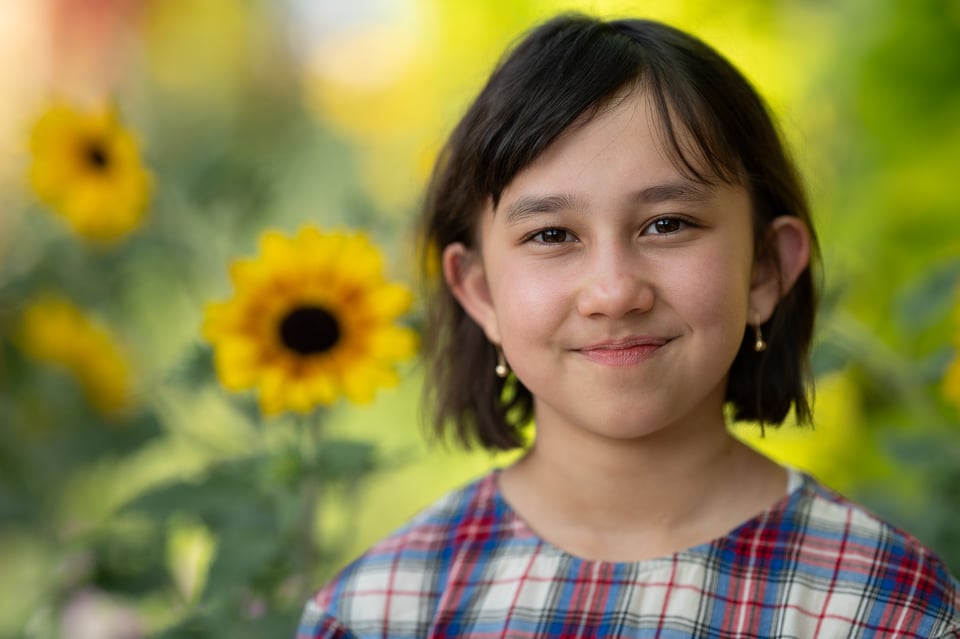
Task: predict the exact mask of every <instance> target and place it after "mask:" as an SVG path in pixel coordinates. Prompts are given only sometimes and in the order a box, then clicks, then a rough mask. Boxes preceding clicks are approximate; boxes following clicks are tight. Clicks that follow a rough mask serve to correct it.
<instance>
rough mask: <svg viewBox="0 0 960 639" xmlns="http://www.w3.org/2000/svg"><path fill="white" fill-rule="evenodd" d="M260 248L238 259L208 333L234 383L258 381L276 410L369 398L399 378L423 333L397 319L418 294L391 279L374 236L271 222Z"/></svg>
mask: <svg viewBox="0 0 960 639" xmlns="http://www.w3.org/2000/svg"><path fill="white" fill-rule="evenodd" d="M260 253H261V254H260V256H259V257H258V258H256V259H246V260H238V261H236V262H234V263H233V264H232V266H231V269H230V276H231V279H232V280H233V284H234V287H235V289H236V290H235V294H234V296H233V298H231V299H230V300H228V301H226V302H219V303H213V304H210V305H209V306H208V307H207V311H206V318H205V321H204V326H203V332H204V335H205V336H206V337H207V339H208V340H210V342H211V343H212V344H213V347H214V361H215V364H216V369H217V374H218V376H219V378H220V381H221V382H222V383H223V385H224V386H225V387H226V388H227V389H229V390H232V391H241V390H246V389H251V388H256V389H257V390H258V393H259V399H260V406H261V409H262V410H263V412H264V413H265V414H267V415H272V414H277V413H280V412H283V411H285V410H293V411H296V412H300V413H306V412H308V411H310V410H312V409H313V408H314V407H316V406H318V405H330V404H332V403H334V402H335V401H336V400H337V399H338V398H339V397H340V396H345V397H346V398H347V399H349V400H351V401H354V402H358V403H363V402H368V401H370V400H371V399H373V397H374V395H375V392H376V390H377V388H378V387H380V386H392V385H395V384H396V383H397V382H398V381H399V380H398V375H397V372H396V370H395V364H396V363H398V362H399V361H401V360H403V359H406V358H409V357H411V356H412V355H413V354H414V352H415V350H416V336H415V334H414V332H413V331H412V330H410V329H409V328H405V327H402V326H399V325H397V324H396V320H397V318H398V317H399V316H400V315H402V314H403V313H405V312H406V311H407V310H408V309H409V307H410V304H411V302H412V295H411V293H410V291H409V290H408V289H407V288H405V287H403V286H401V285H399V284H396V283H391V282H387V281H386V280H385V278H384V275H383V260H382V257H381V255H380V252H379V251H378V250H377V248H376V247H375V246H374V245H373V244H372V243H371V242H370V240H369V239H368V238H367V236H366V235H364V234H362V233H344V232H321V231H320V230H318V229H316V228H312V227H306V228H304V229H302V230H301V231H300V232H299V233H297V235H296V236H294V237H292V238H288V237H286V236H284V235H282V234H281V233H279V232H276V231H268V232H266V233H264V234H263V236H262V237H261V239H260Z"/></svg>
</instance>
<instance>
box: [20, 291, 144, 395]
mask: <svg viewBox="0 0 960 639" xmlns="http://www.w3.org/2000/svg"><path fill="white" fill-rule="evenodd" d="M20 343H21V345H22V347H23V350H24V352H25V353H26V354H27V355H28V356H30V357H32V358H34V359H36V360H38V361H40V362H44V363H47V364H52V365H54V366H57V367H61V368H63V369H65V370H67V371H68V372H69V373H70V374H72V375H73V376H74V377H75V378H76V380H77V382H78V383H79V384H80V386H81V388H82V389H83V391H84V393H85V395H86V396H87V398H88V399H89V401H90V403H91V404H92V405H93V406H94V408H96V409H97V410H98V411H100V412H102V413H105V414H111V413H115V412H116V411H118V410H121V409H124V408H127V407H128V406H129V404H130V399H131V398H130V379H131V375H130V367H129V365H128V363H127V361H126V359H125V358H124V357H123V355H122V353H121V350H120V347H119V345H118V344H117V342H116V341H115V340H114V338H113V336H112V335H111V334H110V332H109V331H108V330H107V329H106V328H105V327H104V326H102V325H101V324H100V323H99V322H97V321H96V320H95V319H93V318H91V317H89V316H87V315H86V314H84V313H83V311H81V310H80V309H79V308H77V307H76V306H74V305H73V304H71V303H70V302H68V301H66V300H64V299H60V298H55V297H47V298H43V299H39V300H37V301H34V302H33V303H31V304H30V305H29V306H28V307H27V308H26V309H25V311H24V313H23V317H22V320H21V327H20Z"/></svg>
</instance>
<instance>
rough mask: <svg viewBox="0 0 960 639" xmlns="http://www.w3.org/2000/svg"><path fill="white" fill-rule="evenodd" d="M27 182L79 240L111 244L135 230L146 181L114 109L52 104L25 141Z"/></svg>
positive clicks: (145, 194) (133, 145)
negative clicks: (28, 149)
mask: <svg viewBox="0 0 960 639" xmlns="http://www.w3.org/2000/svg"><path fill="white" fill-rule="evenodd" d="M31 151H32V155H33V163H32V165H31V168H30V182H31V184H32V186H33V189H34V190H35V191H36V193H37V196H38V197H39V198H40V200H42V201H43V202H44V203H46V204H47V205H48V206H50V208H52V209H53V210H54V211H55V212H56V213H58V214H59V215H61V216H62V217H63V218H64V219H66V220H67V222H69V223H70V225H71V226H72V227H73V229H74V230H75V231H76V232H77V233H78V234H79V235H81V236H83V237H86V238H89V239H93V240H98V241H103V242H112V241H116V240H118V239H120V238H122V237H123V236H125V235H127V234H128V233H130V232H131V231H133V230H134V229H136V228H137V226H139V225H140V223H141V221H142V219H143V216H144V212H145V210H146V207H147V202H148V200H149V197H150V190H151V182H152V180H151V177H150V174H149V172H148V171H147V169H146V168H145V167H144V165H143V163H142V161H141V159H140V151H139V149H138V148H137V143H136V141H135V140H134V138H133V135H131V133H130V132H129V131H128V130H126V129H125V128H124V127H123V126H122V125H121V123H120V121H119V118H118V116H117V113H116V111H115V110H114V109H112V108H109V107H106V108H100V109H95V110H90V111H83V110H79V109H76V108H74V107H72V106H68V105H65V104H57V105H55V106H53V107H52V108H50V109H49V110H47V111H46V112H45V113H44V114H43V115H42V116H41V117H40V118H39V120H37V122H36V124H35V125H34V127H33V131H32V135H31Z"/></svg>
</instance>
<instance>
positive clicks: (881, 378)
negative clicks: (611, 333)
mask: <svg viewBox="0 0 960 639" xmlns="http://www.w3.org/2000/svg"><path fill="white" fill-rule="evenodd" d="M567 9H577V10H583V11H588V12H595V13H600V14H603V15H611V16H621V15H635V16H643V17H653V18H659V19H663V20H665V21H667V22H670V23H672V24H675V25H677V26H679V27H682V28H685V29H687V30H689V31H691V32H693V33H694V34H696V35H699V36H701V37H702V38H704V39H705V40H706V41H707V42H709V43H711V44H713V45H714V46H715V47H716V48H717V49H719V50H720V51H721V52H723V53H725V54H726V55H727V56H728V57H729V58H731V59H732V60H733V62H734V63H735V64H737V65H738V66H739V67H740V68H741V69H742V70H743V71H744V73H745V74H746V75H747V76H748V77H749V78H750V79H751V80H752V81H754V82H755V83H756V84H757V86H758V87H759V88H760V89H761V92H762V93H763V94H764V95H765V96H766V97H767V98H768V100H769V103H770V105H771V107H772V109H773V110H774V111H775V112H776V114H777V116H778V117H779V118H780V120H781V123H782V126H783V130H784V133H785V135H786V137H787V139H788V140H789V142H790V144H791V146H792V148H793V150H794V152H795V154H796V156H797V158H798V161H799V163H800V165H801V167H802V169H803V172H804V175H805V177H806V179H807V182H808V185H809V188H810V192H811V195H812V199H813V204H814V207H813V208H814V212H815V220H816V224H817V225H818V231H819V233H820V235H821V240H822V244H823V252H824V256H823V257H824V269H823V271H824V304H823V308H822V312H821V316H820V319H819V325H818V336H817V341H816V346H815V350H814V359H813V362H814V369H815V372H816V375H817V380H818V386H817V397H816V411H815V412H816V428H815V429H813V430H810V429H800V428H796V427H794V426H792V425H790V424H788V425H786V426H785V427H784V428H783V429H781V430H779V431H775V432H771V431H770V430H768V431H767V436H766V437H765V438H763V439H761V438H760V437H759V433H758V432H757V429H755V428H754V427H752V426H749V425H741V426H736V427H734V428H735V432H736V433H738V434H739V435H740V436H742V437H743V438H745V439H747V440H748V441H750V442H751V443H753V444H755V445H756V446H758V447H759V448H761V449H763V450H765V451H767V452H768V453H769V454H771V455H773V456H775V457H776V458H778V459H781V460H783V461H785V462H787V463H791V464H794V465H796V466H798V467H801V468H803V469H806V470H809V471H811V472H813V473H815V474H816V475H817V476H819V477H820V478H821V479H822V480H824V481H825V482H826V483H828V484H829V485H831V486H833V487H835V488H837V489H839V490H841V491H843V492H844V493H846V494H847V495H849V496H851V497H853V498H855V499H858V500H860V501H862V502H863V503H865V504H867V505H868V506H869V507H870V508H872V509H873V510H875V511H876V512H878V513H879V514H881V515H882V516H884V517H886V518H888V519H890V520H891V521H893V522H894V523H896V524H898V525H899V526H901V527H903V528H905V529H907V530H909V531H910V532H912V533H913V534H915V535H916V536H918V537H920V539H921V540H923V541H924V542H926V543H927V544H929V545H931V546H932V547H934V548H935V549H936V550H937V551H938V552H939V553H940V554H941V555H942V556H943V557H944V559H945V560H946V561H947V563H948V564H949V565H950V566H951V568H952V570H953V571H954V572H957V571H960V365H958V364H957V363H956V361H957V350H958V346H960V311H958V306H960V296H958V290H960V214H958V210H957V208H958V203H960V179H958V176H957V174H958V169H960V158H958V149H960V119H958V118H957V114H958V113H960V2H957V1H956V0H911V1H907V0H842V1H839V2H819V1H815V0H780V1H774V0H741V1H738V2H730V3H716V2H710V1H708V0H662V1H658V2H614V1H612V0H611V1H606V2H600V1H597V2H586V1H584V2H565V3H562V2H554V1H540V2H537V1H533V0H510V1H509V2H508V1H506V0H491V1H487V2H460V1H455V0H355V1H353V2H347V3H341V2H333V1H326V0H36V1H33V2H15V1H13V0H8V1H7V2H3V3H2V4H0V60H2V62H0V88H2V93H3V95H4V99H3V101H2V103H0V145H2V150H3V152H2V154H0V181H2V187H3V188H2V189H0V637H37V638H46V637H61V636H62V637H71V638H80V639H85V638H87V637H91V638H92V637H97V638H98V639H112V638H117V639H119V638H120V637H124V638H132V637H141V636H167V637H223V636H230V637H262V636H292V635H293V632H294V628H295V624H296V619H297V616H298V615H299V611H300V608H301V606H302V604H303V601H304V598H305V597H306V596H307V594H308V593H310V592H311V591H312V590H314V589H316V588H317V587H319V586H320V585H321V584H322V583H323V582H324V580H326V579H327V578H329V577H330V576H331V575H332V573H333V572H334V571H335V570H336V569H337V568H338V567H340V566H342V565H343V564H344V563H345V562H346V561H347V560H348V559H349V558H350V557H352V556H354V555H356V554H357V553H358V552H360V551H361V550H362V549H363V548H365V547H366V546H368V545H369V544H370V543H372V542H373V541H375V540H377V539H378V538H380V537H382V536H383V535H384V534H386V533H387V532H389V531H390V530H392V529H393V528H395V527H396V526H398V525H399V524H400V523H402V522H403V521H404V520H405V519H406V518H408V517H409V516H410V515H411V514H412V513H413V512H415V511H416V510H417V509H419V508H421V507H422V506H424V505H426V504H428V503H429V502H431V501H432V500H434V499H435V498H436V497H438V496H439V495H440V494H442V493H443V492H445V491H446V490H448V489H449V488H451V487H453V486H456V485H458V484H460V483H462V482H465V481H467V480H468V479H470V478H472V477H474V476H476V475H478V474H480V473H482V472H483V471H484V470H485V469H487V468H489V467H490V466H491V465H493V464H499V463H505V462H506V461H508V459H507V458H495V457H492V456H490V455H488V454H485V453H479V452H474V453H463V452H459V451H457V450H453V449H449V448H446V447H444V446H440V445H428V444H427V443H425V441H424V437H423V436H422V433H421V428H420V423H421V422H420V415H419V412H418V411H419V409H418V400H419V392H420V380H421V368H420V364H419V362H417V361H409V362H406V363H404V364H403V365H402V366H401V368H400V372H401V375H402V381H401V383H400V385H399V386H398V387H396V388H392V389H384V390H381V391H380V392H379V393H378V394H377V398H376V400H375V401H374V402H373V403H372V404H369V405H360V406H358V405H354V404H351V403H347V402H340V403H338V404H337V405H335V406H334V407H332V408H329V409H323V410H318V411H317V412H315V413H314V414H312V415H310V416H307V417H303V416H299V415H283V416H280V417H276V418H269V419H268V418H264V417H263V416H262V415H260V413H259V410H258V408H257V404H256V398H255V396H254V395H253V394H250V393H241V394H234V393H228V392H226V391H225V390H224V389H223V388H222V387H221V386H220V384H219V383H218V381H217V377H216V374H215V372H214V369H213V367H212V365H211V349H210V347H209V345H208V344H207V343H206V342H205V341H204V339H203V337H202V334H201V330H200V327H201V324H202V322H203V317H204V309H205V307H206V305H207V304H209V303H210V302H212V301H217V300H223V299H225V298H228V297H229V296H230V295H231V282H230V278H229V276H228V265H229V264H230V263H231V261H232V260H234V259H236V258H238V257H249V256H252V255H254V254H256V252H257V238H258V237H259V236H260V234H261V233H262V232H264V231H265V230H268V229H276V230H279V231H281V232H283V233H285V234H287V235H292V234H293V233H294V232H295V231H296V230H297V229H299V228H300V227H302V226H303V225H305V224H313V225H316V226H319V227H321V228H329V229H346V228H357V229H364V230H366V231H367V232H368V233H369V234H370V236H371V237H372V238H373V240H374V241H375V242H376V243H377V245H378V246H379V247H380V248H381V249H382V251H383V252H384V255H385V262H386V264H387V265H388V267H387V268H388V273H387V276H388V278H389V279H391V280H396V281H401V282H406V283H407V284H408V285H409V286H410V287H411V288H413V287H415V282H416V275H415V268H414V264H415V262H414V260H415V257H414V246H413V241H412V228H411V227H412V221H413V219H414V218H415V215H416V211H417V206H418V201H419V197H420V195H421V191H422V188H423V185H424V181H425V179H426V176H427V174H428V172H429V169H430V166H431V163H432V160H433V158H434V156H435V153H436V151H437V149H438V148H439V146H440V145H441V144H442V142H443V139H444V137H445V135H446V133H447V132H448V131H449V129H450V128H451V127H452V126H453V124H454V123H455V122H456V120H457V118H458V117H459V115H460V114H461V113H462V111H463V110H464V109H465V107H466V105H467V104H468V102H469V100H470V99H471V98H472V96H473V95H474V94H475V93H476V91H477V90H478V89H479V88H480V85H481V84H482V82H483V81H484V80H485V77H486V75H487V74H488V73H489V71H490V69H491V67H492V65H493V64H494V63H495V61H496V60H497V59H498V58H499V56H500V54H501V52H502V51H503V49H504V47H506V46H507V45H508V44H509V43H510V42H512V41H513V40H514V39H515V38H516V37H517V36H518V35H519V34H520V33H522V32H523V31H524V30H525V29H527V28H528V27H530V26H531V25H532V24H533V23H534V22H536V21H537V20H539V19H541V18H545V17H547V16H549V15H551V14H553V13H555V12H557V11H559V10H567ZM53 100H58V101H60V103H61V104H67V105H73V106H74V107H75V108H78V109H79V108H81V107H82V106H83V105H90V104H95V103H99V102H101V101H103V100H107V101H109V102H111V103H113V104H114V105H115V107H116V113H117V114H118V117H119V121H120V122H121V123H122V126H123V127H125V130H128V131H129V132H130V133H131V134H132V135H133V137H134V140H135V150H136V151H137V152H138V153H139V154H140V157H141V159H142V162H143V164H144V165H145V166H146V170H147V171H148V172H149V175H150V176H151V177H150V180H151V184H152V186H151V187H150V188H149V189H148V190H145V192H144V193H143V195H145V196H146V197H147V198H148V200H147V204H146V206H145V208H144V209H143V211H144V215H143V217H142V218H136V219H134V220H133V221H131V222H129V224H128V226H129V228H127V229H126V230H124V231H123V232H122V233H118V234H117V235H116V236H115V237H112V238H110V239H109V241H104V240H103V239H100V240H96V239H94V240H91V239H90V238H89V237H87V236H86V235H85V234H84V233H81V232H77V230H76V227H74V226H71V225H70V224H68V223H66V222H65V218H64V216H63V214H61V215H60V216H58V215H56V214H54V209H55V208H56V207H55V206H50V205H49V204H48V202H49V198H48V199H47V200H45V199H44V197H43V196H42V193H40V192H39V191H38V190H37V189H36V188H35V186H32V185H31V182H30V180H29V179H28V177H27V176H28V175H29V174H30V171H31V167H35V166H36V163H37V162H38V161H40V160H41V158H40V157H39V155H40V151H39V150H38V148H39V147H37V146H36V144H35V145H34V147H33V150H31V131H35V130H36V129H35V128H34V127H35V123H36V122H37V121H38V119H39V118H40V117H41V115H42V114H43V113H44V112H46V111H47V109H48V108H49V105H50V104H51V101H53ZM35 139H36V133H34V140H35ZM94 159H96V158H94ZM108 199H109V200H110V201H112V202H114V203H116V202H119V201H126V200H123V198H121V197H120V196H119V195H117V197H116V198H114V197H111V198H108ZM45 299H46V300H48V301H49V300H50V299H56V300H61V301H62V300H68V301H69V306H64V304H65V303H63V302H61V303H60V306H56V305H50V304H47V305H46V306H45V305H43V304H42V303H41V304H39V305H38V300H45ZM58 308H59V309H60V310H63V309H64V308H68V309H73V310H72V311H69V310H68V311H64V312H63V313H61V314H60V315H58V314H57V312H56V309H58ZM57 318H59V319H57ZM78 318H79V319H78ZM403 321H404V322H406V323H407V324H408V325H411V326H414V327H416V326H417V324H418V319H417V310H416V309H414V311H413V312H412V313H410V315H409V316H407V317H406V318H404V320H403ZM58 322H59V323H58ZM71 322H72V323H71ZM305 435H306V436H307V437H309V438H311V439H310V446H311V450H313V451H314V453H315V454H314V455H313V456H312V457H310V458H309V459H307V460H306V461H305V458H304V457H303V456H301V455H300V454H299V452H298V443H299V442H301V441H302V440H301V439H298V438H300V437H304V436H305Z"/></svg>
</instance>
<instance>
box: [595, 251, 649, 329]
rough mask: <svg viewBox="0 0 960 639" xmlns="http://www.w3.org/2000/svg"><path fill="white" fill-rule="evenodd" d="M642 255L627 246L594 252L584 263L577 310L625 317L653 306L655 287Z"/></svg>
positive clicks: (605, 315)
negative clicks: (635, 253)
mask: <svg viewBox="0 0 960 639" xmlns="http://www.w3.org/2000/svg"><path fill="white" fill-rule="evenodd" d="M642 262H643V261H642V259H640V257H639V256H637V255H634V254H631V252H630V251H629V249H626V250H620V249H616V250H609V251H604V252H602V253H599V252H598V253H597V254H595V255H594V256H593V257H592V259H591V260H590V261H589V263H588V264H585V265H584V267H585V268H584V271H583V280H582V282H583V283H582V286H581V287H580V291H579V295H578V297H577V310H578V311H579V312H580V314H582V315H584V316H586V317H591V316H593V317H600V316H604V317H622V316H624V315H627V314H629V313H633V312H641V313H642V312H646V311H649V310H650V309H651V308H653V305H654V303H655V301H656V291H655V289H654V286H653V283H652V282H651V281H650V278H649V277H648V275H647V271H648V269H646V268H644V266H643V263H642Z"/></svg>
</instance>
